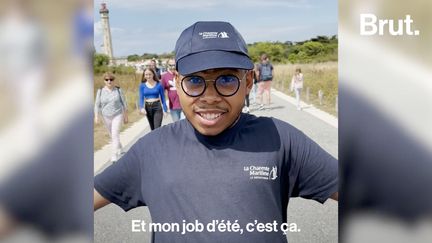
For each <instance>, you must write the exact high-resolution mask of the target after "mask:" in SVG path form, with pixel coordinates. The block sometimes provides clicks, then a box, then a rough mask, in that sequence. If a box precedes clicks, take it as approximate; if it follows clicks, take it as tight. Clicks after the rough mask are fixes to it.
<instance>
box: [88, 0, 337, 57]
mask: <svg viewBox="0 0 432 243" xmlns="http://www.w3.org/2000/svg"><path fill="white" fill-rule="evenodd" d="M101 3H106V4H107V8H108V9H109V21H110V26H111V36H112V42H113V52H114V56H115V57H125V56H128V55H133V54H138V55H142V54H144V53H156V54H162V53H167V52H172V51H173V50H174V47H175V42H176V40H177V38H178V37H179V36H180V33H181V32H182V31H183V30H184V29H186V28H187V27H189V26H191V25H192V24H194V23H195V22H197V21H227V22H230V23H231V24H232V25H233V26H234V27H235V28H236V29H237V30H238V31H239V32H240V33H241V34H242V36H243V38H244V39H245V41H246V43H254V42H259V41H280V42H285V41H303V40H307V39H310V38H312V37H315V36H317V35H327V36H332V35H337V32H338V1H337V0H177V1H176V0H153V1H150V0H95V1H94V31H95V32H94V44H95V48H96V51H97V52H101V50H102V47H101V45H102V44H103V41H102V31H101V22H100V14H99V9H100V6H101Z"/></svg>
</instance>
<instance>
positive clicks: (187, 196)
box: [94, 22, 338, 242]
mask: <svg viewBox="0 0 432 243" xmlns="http://www.w3.org/2000/svg"><path fill="white" fill-rule="evenodd" d="M175 53H176V67H177V70H178V76H177V77H176V85H177V90H178V93H179V98H180V102H181V105H182V108H183V111H184V113H185V116H186V118H187V119H185V120H181V121H179V122H176V123H173V124H170V125H167V126H164V127H161V128H159V129H156V130H154V131H153V132H151V133H149V134H147V135H146V136H144V137H142V138H141V139H140V140H139V141H138V142H137V143H136V144H134V145H133V146H132V148H131V149H130V150H129V151H128V152H127V153H126V154H125V155H124V156H123V157H122V158H121V159H120V160H119V161H118V163H116V164H114V165H112V166H110V167H108V168H107V169H106V170H105V171H103V172H102V173H101V174H99V175H98V176H96V177H95V183H94V184H95V192H94V206H95V209H98V208H100V207H103V206H105V205H106V204H108V203H110V202H112V203H115V204H117V205H118V206H120V207H121V208H123V209H124V210H125V211H128V210H130V209H132V208H135V207H139V206H148V207H149V210H150V214H151V216H152V221H153V223H161V224H163V223H179V224H182V222H186V223H189V222H196V221H198V222H199V223H202V224H203V225H204V226H206V225H209V224H211V223H212V222H213V220H219V221H221V220H224V222H228V221H229V222H231V223H234V222H237V223H238V224H239V225H240V227H241V228H242V230H241V231H227V230H225V231H220V230H215V231H211V229H210V230H209V229H208V228H204V230H202V232H193V233H186V234H184V235H182V234H181V232H170V233H164V232H153V240H154V241H155V242H177V241H182V242H225V241H226V242H286V236H285V235H284V234H283V232H282V231H281V230H280V228H277V227H276V228H275V229H278V230H274V229H272V230H269V231H264V232H258V231H257V230H254V231H250V230H247V229H246V225H247V224H248V223H252V224H253V223H254V222H255V220H256V221H257V222H258V223H273V224H275V225H276V226H280V225H281V224H282V223H284V222H286V221H287V219H286V215H287V205H288V201H289V198H290V197H299V196H300V197H303V198H308V199H314V200H316V201H319V202H321V203H324V201H326V200H327V199H328V198H333V199H336V200H337V198H338V193H337V188H338V166H337V161H336V159H335V158H333V157H332V156H330V155H329V154H328V153H327V152H325V151H324V150H323V149H321V148H320V147H319V146H318V145H317V144H316V143H314V142H313V141H312V140H311V139H309V138H308V137H306V136H305V135H304V134H303V133H302V132H300V131H299V130H297V129H296V128H294V127H292V126H291V125H289V124H287V123H285V122H283V121H280V120H277V119H274V118H267V117H255V116H253V115H249V114H243V113H241V110H242V108H243V103H244V99H245V96H246V94H247V93H248V92H249V91H250V89H251V87H252V79H253V73H252V69H253V67H254V65H253V63H252V61H251V59H250V58H249V56H248V53H247V47H246V43H245V41H244V40H243V38H242V36H241V35H240V34H239V33H238V32H237V30H236V29H235V28H234V27H233V26H232V25H231V24H229V23H226V22H197V23H195V24H194V25H192V26H190V27H189V28H187V29H186V30H184V31H183V32H182V34H181V35H180V37H179V39H178V40H177V43H176V48H175ZM162 145H163V146H162ZM165 151H171V152H170V153H166V152H165ZM173 151H175V152H173ZM249 229H250V228H249Z"/></svg>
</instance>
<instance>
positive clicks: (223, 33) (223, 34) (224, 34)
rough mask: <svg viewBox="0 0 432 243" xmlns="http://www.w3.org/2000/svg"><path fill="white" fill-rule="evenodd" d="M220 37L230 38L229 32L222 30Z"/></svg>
mask: <svg viewBox="0 0 432 243" xmlns="http://www.w3.org/2000/svg"><path fill="white" fill-rule="evenodd" d="M218 37H219V38H229V36H228V33H227V32H225V31H224V32H220V33H219V35H218Z"/></svg>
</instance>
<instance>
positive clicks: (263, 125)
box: [245, 114, 298, 134]
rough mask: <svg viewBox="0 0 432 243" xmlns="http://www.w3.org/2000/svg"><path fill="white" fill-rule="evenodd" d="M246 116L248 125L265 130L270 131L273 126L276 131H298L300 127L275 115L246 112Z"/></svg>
mask: <svg viewBox="0 0 432 243" xmlns="http://www.w3.org/2000/svg"><path fill="white" fill-rule="evenodd" d="M245 116H246V120H247V121H246V124H245V125H246V126H253V127H255V128H257V129H260V130H263V131H266V130H267V131H270V130H271V129H272V128H274V129H276V130H275V132H277V133H278V134H279V133H281V132H282V133H285V134H286V133H289V132H291V131H297V130H298V129H297V128H295V127H294V126H292V125H291V124H289V123H288V122H285V121H282V120H279V119H277V118H274V117H266V116H254V115H251V114H245Z"/></svg>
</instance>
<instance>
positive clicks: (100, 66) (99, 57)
mask: <svg viewBox="0 0 432 243" xmlns="http://www.w3.org/2000/svg"><path fill="white" fill-rule="evenodd" d="M108 64H109V57H108V56H107V55H105V54H99V53H95V54H94V55H93V71H94V73H103V72H106V71H107V70H108Z"/></svg>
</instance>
